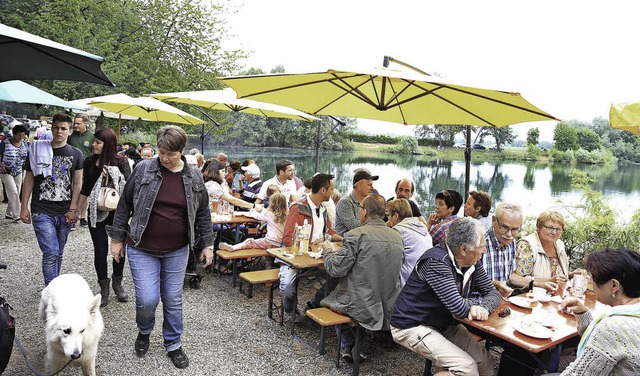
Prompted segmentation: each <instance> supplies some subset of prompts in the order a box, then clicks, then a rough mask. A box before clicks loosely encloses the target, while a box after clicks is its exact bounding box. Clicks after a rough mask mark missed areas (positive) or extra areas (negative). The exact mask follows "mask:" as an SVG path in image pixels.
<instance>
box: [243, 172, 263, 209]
mask: <svg viewBox="0 0 640 376" xmlns="http://www.w3.org/2000/svg"><path fill="white" fill-rule="evenodd" d="M240 169H241V170H242V171H243V172H244V180H245V181H246V182H247V186H246V187H245V188H244V191H242V199H243V200H244V201H247V202H256V200H257V199H258V193H260V188H262V180H260V167H258V165H257V164H255V163H251V164H249V165H247V166H242V167H240Z"/></svg>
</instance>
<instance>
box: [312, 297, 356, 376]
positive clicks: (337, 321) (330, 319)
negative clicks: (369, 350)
mask: <svg viewBox="0 0 640 376" xmlns="http://www.w3.org/2000/svg"><path fill="white" fill-rule="evenodd" d="M306 315H307V317H309V318H310V319H311V320H313V321H315V322H316V323H317V324H318V325H320V345H319V346H318V352H319V353H320V354H321V355H323V354H324V353H325V343H324V342H325V335H326V329H327V327H331V326H336V325H337V328H338V355H337V356H336V367H340V342H341V341H342V330H341V329H340V326H341V325H342V324H348V325H351V326H352V327H354V328H355V329H356V335H355V337H356V343H355V344H354V346H353V353H354V354H353V358H354V359H353V368H352V371H351V374H352V375H353V376H357V375H358V373H359V372H360V348H361V342H362V334H361V327H360V325H359V324H358V322H357V321H355V320H353V319H352V318H351V317H349V316H346V315H342V314H340V313H337V312H334V311H332V310H331V309H329V308H326V307H322V308H314V309H309V310H307V312H306Z"/></svg>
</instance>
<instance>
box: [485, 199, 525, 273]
mask: <svg viewBox="0 0 640 376" xmlns="http://www.w3.org/2000/svg"><path fill="white" fill-rule="evenodd" d="M521 226H522V208H521V207H520V205H517V204H512V203H506V202H502V203H500V204H498V206H497V207H496V213H495V215H494V216H493V219H492V220H491V227H490V228H489V230H487V232H486V233H485V238H486V239H487V253H485V254H484V255H483V256H482V265H483V266H484V270H485V271H486V272H487V275H488V276H489V278H491V279H492V280H493V281H500V282H504V283H507V282H508V281H509V277H510V276H511V273H513V271H514V270H515V268H516V236H518V233H519V232H520V227H521Z"/></svg>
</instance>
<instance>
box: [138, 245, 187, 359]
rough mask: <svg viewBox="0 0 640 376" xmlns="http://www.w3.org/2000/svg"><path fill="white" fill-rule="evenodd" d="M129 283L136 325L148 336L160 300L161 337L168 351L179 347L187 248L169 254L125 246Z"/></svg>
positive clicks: (154, 320) (180, 344)
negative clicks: (132, 296) (134, 301)
mask: <svg viewBox="0 0 640 376" xmlns="http://www.w3.org/2000/svg"><path fill="white" fill-rule="evenodd" d="M127 254H128V258H129V266H130V267H131V279H133V285H134V286H135V289H136V324H137V325H138V331H139V332H140V333H142V334H150V333H151V331H153V326H154V325H155V323H156V316H155V313H156V307H157V306H158V303H159V302H160V299H162V312H163V315H164V321H163V322H162V336H163V337H164V347H165V348H166V349H167V351H173V350H177V349H178V348H180V346H182V343H181V341H180V336H181V335H182V287H183V285H184V274H185V271H186V269H187V261H188V260H189V246H188V245H185V246H184V247H183V248H179V249H176V250H174V251H169V252H162V253H161V252H157V253H156V252H148V251H145V250H142V249H139V248H135V247H131V246H127Z"/></svg>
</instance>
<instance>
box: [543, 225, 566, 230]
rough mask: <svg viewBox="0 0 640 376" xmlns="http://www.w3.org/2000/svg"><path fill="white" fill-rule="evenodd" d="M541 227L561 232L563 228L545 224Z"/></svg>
mask: <svg viewBox="0 0 640 376" xmlns="http://www.w3.org/2000/svg"><path fill="white" fill-rule="evenodd" d="M542 227H544V228H546V229H547V230H549V232H562V231H564V229H563V228H560V227H553V226H547V225H542Z"/></svg>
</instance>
